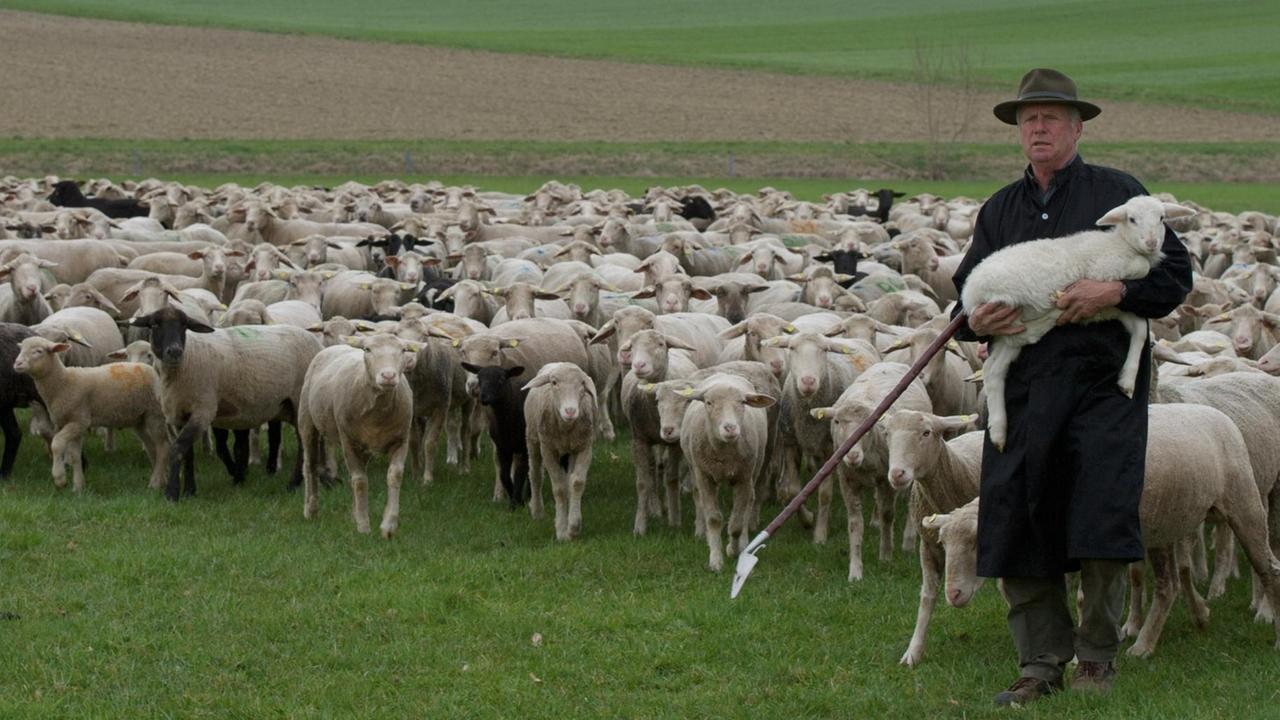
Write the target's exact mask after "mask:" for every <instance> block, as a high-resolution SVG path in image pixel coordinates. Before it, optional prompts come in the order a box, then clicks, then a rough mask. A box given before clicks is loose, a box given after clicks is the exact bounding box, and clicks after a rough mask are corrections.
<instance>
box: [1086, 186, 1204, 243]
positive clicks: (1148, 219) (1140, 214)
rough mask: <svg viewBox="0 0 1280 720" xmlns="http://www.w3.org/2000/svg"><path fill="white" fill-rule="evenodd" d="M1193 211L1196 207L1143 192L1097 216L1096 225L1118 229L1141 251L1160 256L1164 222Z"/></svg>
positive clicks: (1120, 233) (1126, 239)
mask: <svg viewBox="0 0 1280 720" xmlns="http://www.w3.org/2000/svg"><path fill="white" fill-rule="evenodd" d="M1194 214H1195V210H1192V209H1190V208H1186V207H1183V206H1181V205H1175V204H1173V203H1167V202H1161V201H1159V200H1157V199H1155V198H1153V197H1150V196H1147V195H1140V196H1138V197H1135V198H1130V199H1129V201H1128V202H1126V203H1125V204H1123V205H1121V206H1120V207H1117V208H1112V209H1111V210H1109V211H1107V214H1106V215H1103V216H1102V217H1100V218H1098V223H1097V224H1098V226H1099V227H1114V228H1116V233H1117V234H1119V235H1120V237H1122V238H1124V240H1125V241H1126V242H1128V243H1129V244H1130V245H1131V246H1132V247H1133V249H1134V250H1137V251H1138V252H1139V253H1141V254H1143V255H1155V256H1159V255H1160V247H1161V245H1163V243H1164V221H1165V220H1172V219H1174V218H1180V217H1187V216H1189V215H1194Z"/></svg>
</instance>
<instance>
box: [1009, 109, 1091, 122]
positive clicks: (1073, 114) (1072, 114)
mask: <svg viewBox="0 0 1280 720" xmlns="http://www.w3.org/2000/svg"><path fill="white" fill-rule="evenodd" d="M1064 107H1065V108H1066V109H1067V117H1068V118H1069V119H1070V120H1071V122H1082V121H1081V119H1080V108H1077V107H1075V106H1074V105H1064ZM1014 119H1015V120H1017V121H1018V123H1017V124H1018V125H1021V124H1022V108H1018V113H1017V114H1016V115H1014Z"/></svg>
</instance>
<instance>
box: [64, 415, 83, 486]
mask: <svg viewBox="0 0 1280 720" xmlns="http://www.w3.org/2000/svg"><path fill="white" fill-rule="evenodd" d="M68 428H70V429H71V431H70V433H69V434H68V435H67V451H66V452H67V461H68V462H70V463H71V489H72V490H73V491H75V493H76V494H80V493H83V492H84V453H83V452H81V445H82V444H83V442H84V433H85V430H86V429H87V428H86V427H85V426H84V425H80V424H78V423H67V424H66V425H63V426H62V430H59V431H58V434H59V435H60V434H62V433H63V432H64V431H66V430H67V429H68Z"/></svg>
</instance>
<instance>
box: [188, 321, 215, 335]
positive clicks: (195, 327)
mask: <svg viewBox="0 0 1280 720" xmlns="http://www.w3.org/2000/svg"><path fill="white" fill-rule="evenodd" d="M187 329H188V330H190V331H191V332H198V333H211V332H213V328H211V327H209V326H208V325H205V324H204V323H202V322H199V321H198V320H192V319H190V318H188V319H187Z"/></svg>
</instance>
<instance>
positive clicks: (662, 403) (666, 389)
mask: <svg viewBox="0 0 1280 720" xmlns="http://www.w3.org/2000/svg"><path fill="white" fill-rule="evenodd" d="M644 389H645V390H648V389H649V388H644ZM652 392H653V393H655V395H656V397H657V406H658V434H659V436H661V438H662V441H663V442H668V443H675V442H678V441H679V440H680V425H681V423H683V422H684V415H685V411H686V410H688V409H689V403H690V402H691V401H690V398H691V397H693V385H691V384H689V383H687V382H684V381H680V380H669V381H667V382H663V383H658V384H657V385H654V386H653V388H652Z"/></svg>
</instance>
